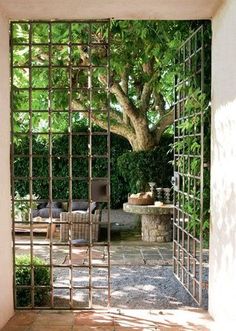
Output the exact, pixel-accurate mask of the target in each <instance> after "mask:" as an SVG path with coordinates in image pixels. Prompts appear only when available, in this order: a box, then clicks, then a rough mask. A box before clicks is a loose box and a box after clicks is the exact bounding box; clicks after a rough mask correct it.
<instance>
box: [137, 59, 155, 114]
mask: <svg viewBox="0 0 236 331" xmlns="http://www.w3.org/2000/svg"><path fill="white" fill-rule="evenodd" d="M142 67H143V73H144V75H147V76H149V80H148V81H147V82H145V83H144V85H143V89H142V92H141V104H140V110H141V111H142V112H147V110H148V106H149V103H150V98H151V95H152V76H153V75H154V59H153V58H152V59H150V60H149V61H148V62H147V63H144V64H143V66H142Z"/></svg>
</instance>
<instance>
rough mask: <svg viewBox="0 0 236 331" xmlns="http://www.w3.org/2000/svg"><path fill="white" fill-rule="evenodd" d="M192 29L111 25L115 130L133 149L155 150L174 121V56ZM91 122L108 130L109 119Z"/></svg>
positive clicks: (179, 24)
mask: <svg viewBox="0 0 236 331" xmlns="http://www.w3.org/2000/svg"><path fill="white" fill-rule="evenodd" d="M190 28H191V26H190V23H189V22H161V21H158V22H157V21H114V22H112V25H111V89H110V91H111V93H112V97H111V100H112V103H111V115H110V117H111V131H112V132H114V133H116V134H119V135H121V136H123V137H125V138H126V139H128V141H129V142H130V144H131V146H132V148H133V150H135V151H139V150H150V149H152V148H154V147H155V146H157V145H158V144H159V141H160V138H161V136H162V134H163V132H164V131H165V129H166V128H167V127H168V126H169V125H170V124H172V123H173V109H172V104H173V90H174V88H173V87H174V74H175V72H176V67H175V62H174V61H175V54H176V51H177V48H178V47H179V45H180V44H181V42H182V41H183V40H184V39H185V38H186V36H187V35H188V33H189V31H190ZM100 36H102V34H99V33H98V34H97V38H99V37H100ZM101 57H102V54H101ZM99 80H100V81H101V82H102V83H105V82H106V80H105V79H104V77H102V75H100V77H99ZM93 120H94V121H95V123H97V124H98V125H99V126H101V127H103V128H106V126H107V124H106V117H102V116H101V115H100V114H97V115H96V113H94V114H93Z"/></svg>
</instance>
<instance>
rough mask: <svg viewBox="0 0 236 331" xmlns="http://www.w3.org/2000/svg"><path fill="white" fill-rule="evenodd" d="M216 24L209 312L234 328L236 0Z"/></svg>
mask: <svg viewBox="0 0 236 331" xmlns="http://www.w3.org/2000/svg"><path fill="white" fill-rule="evenodd" d="M212 24H213V25H212V27H213V41H212V54H213V57H212V161H211V162H212V170H211V177H212V182H211V216H212V220H211V240H210V279H209V286H210V288H209V312H210V314H211V315H212V317H213V318H214V319H215V320H216V321H218V322H219V323H220V324H221V323H222V324H223V325H224V327H223V328H222V329H221V330H227V331H228V330H236V1H235V0H227V1H226V2H225V4H224V5H223V6H222V8H221V9H220V10H219V12H217V13H216V15H215V17H214V18H213V22H212ZM230 324H231V325H230Z"/></svg>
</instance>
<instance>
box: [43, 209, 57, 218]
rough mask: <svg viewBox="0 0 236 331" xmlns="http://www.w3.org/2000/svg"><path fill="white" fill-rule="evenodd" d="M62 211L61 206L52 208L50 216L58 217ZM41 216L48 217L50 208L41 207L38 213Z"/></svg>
mask: <svg viewBox="0 0 236 331" xmlns="http://www.w3.org/2000/svg"><path fill="white" fill-rule="evenodd" d="M62 212H63V209H62V208H52V218H60V214H61V213H62ZM38 216H40V217H42V218H48V217H49V216H50V208H43V209H40V210H39V215H38Z"/></svg>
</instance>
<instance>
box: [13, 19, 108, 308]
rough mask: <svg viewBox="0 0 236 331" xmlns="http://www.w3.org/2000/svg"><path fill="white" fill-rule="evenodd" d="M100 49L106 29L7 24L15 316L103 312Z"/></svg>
mask: <svg viewBox="0 0 236 331" xmlns="http://www.w3.org/2000/svg"><path fill="white" fill-rule="evenodd" d="M109 43H110V22H109V20H99V21H14V22H11V25H10V44H11V123H12V125H11V172H12V174H11V178H12V234H13V256H14V262H13V265H14V279H13V283H14V297H15V307H16V308H19V309H76V308H77V309H78V308H93V307H95V306H96V307H97V306H98V307H106V306H109V304H110V114H109V87H110V50H109V48H110V47H109ZM101 117H102V118H103V122H104V119H106V121H105V122H106V123H107V125H106V127H105V128H103V129H99V127H98V126H96V125H95V122H96V123H97V121H98V120H99V118H101ZM95 118H96V121H95ZM81 123H82V124H81ZM95 146H100V148H99V151H97V150H96V147H95ZM101 146H102V147H103V148H102V147H101ZM98 169H100V170H99V173H98ZM83 203H84V205H83ZM79 205H80V207H79ZM82 205H83V206H82ZM85 205H86V207H85ZM76 206H77V207H76ZM42 207H44V208H42ZM82 207H83V208H82ZM79 208H80V209H79ZM94 208H95V212H94ZM101 208H107V213H106V215H107V216H106V217H102V218H101ZM42 209H44V213H45V214H44V215H43V214H40V213H41V210H42ZM81 209H83V213H81V214H82V215H83V216H75V215H78V214H80V213H79V212H78V210H81ZM56 210H57V211H56ZM40 215H41V216H40ZM101 226H103V227H104V228H105V229H106V233H105V234H103V238H100V237H99V229H100V227H101ZM39 229H41V230H42V231H43V230H45V229H46V232H47V238H45V237H42V236H40V237H39V236H38V235H37V232H39ZM78 229H80V230H78ZM81 229H82V230H81ZM41 230H40V231H41ZM23 231H24V232H23ZM76 231H77V232H76ZM79 231H80V232H79ZM18 232H21V235H18V234H17V233H18ZM22 233H23V234H24V233H25V235H24V236H22ZM65 233H66V235H65ZM63 236H64V237H63ZM75 240H77V241H75ZM81 254H82V255H81ZM22 255H23V256H24V257H22Z"/></svg>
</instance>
